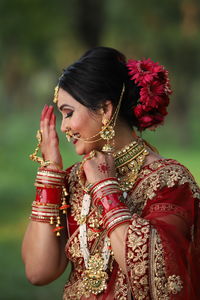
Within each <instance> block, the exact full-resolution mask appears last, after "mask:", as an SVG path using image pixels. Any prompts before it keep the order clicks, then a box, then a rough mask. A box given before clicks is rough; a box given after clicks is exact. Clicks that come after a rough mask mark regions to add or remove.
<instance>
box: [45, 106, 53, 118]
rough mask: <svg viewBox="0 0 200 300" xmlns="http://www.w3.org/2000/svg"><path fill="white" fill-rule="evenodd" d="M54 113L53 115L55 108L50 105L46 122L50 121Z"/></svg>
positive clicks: (46, 114)
mask: <svg viewBox="0 0 200 300" xmlns="http://www.w3.org/2000/svg"><path fill="white" fill-rule="evenodd" d="M52 113H53V106H52V105H50V106H49V107H48V110H47V112H46V113H45V116H44V120H48V121H50V119H51V115H52Z"/></svg>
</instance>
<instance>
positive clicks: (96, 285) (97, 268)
mask: <svg viewBox="0 0 200 300" xmlns="http://www.w3.org/2000/svg"><path fill="white" fill-rule="evenodd" d="M103 267H104V262H103V258H102V257H101V255H100V254H99V253H96V254H94V255H91V256H90V258H89V261H88V268H87V269H86V270H85V271H84V272H83V275H82V276H83V286H84V290H85V294H86V295H88V293H92V294H95V295H97V294H100V293H101V292H102V291H103V290H105V289H106V287H107V284H106V280H107V279H108V274H107V273H106V272H105V271H104V270H103Z"/></svg>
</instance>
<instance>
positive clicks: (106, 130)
mask: <svg viewBox="0 0 200 300" xmlns="http://www.w3.org/2000/svg"><path fill="white" fill-rule="evenodd" d="M110 123H111V122H110V120H108V119H107V118H106V117H105V116H103V119H102V124H103V126H102V129H101V133H100V136H101V138H102V139H103V140H106V144H105V145H104V146H103V148H102V151H103V152H113V151H114V145H113V144H114V141H113V142H112V143H111V141H112V139H113V138H114V136H115V131H114V128H113V126H112V125H111V124H110Z"/></svg>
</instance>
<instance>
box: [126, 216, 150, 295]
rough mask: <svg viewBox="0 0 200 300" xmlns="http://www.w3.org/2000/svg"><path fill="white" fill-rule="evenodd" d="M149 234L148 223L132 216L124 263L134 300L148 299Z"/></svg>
mask: <svg viewBox="0 0 200 300" xmlns="http://www.w3.org/2000/svg"><path fill="white" fill-rule="evenodd" d="M149 232H150V225H149V222H148V221H147V220H144V219H141V218H139V217H138V216H137V215H136V214H134V215H133V222H132V224H131V225H130V226H129V228H128V231H127V242H126V262H127V274H128V279H129V283H130V286H131V287H132V290H133V296H134V299H135V300H142V299H145V300H147V299H149V296H148V295H149V283H148V260H149V257H148V242H149Z"/></svg>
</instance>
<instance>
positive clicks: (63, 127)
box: [60, 118, 67, 132]
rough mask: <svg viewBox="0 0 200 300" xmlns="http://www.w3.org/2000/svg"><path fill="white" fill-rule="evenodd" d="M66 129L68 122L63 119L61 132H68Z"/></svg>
mask: <svg viewBox="0 0 200 300" xmlns="http://www.w3.org/2000/svg"><path fill="white" fill-rule="evenodd" d="M66 128H67V126H66V120H65V119H64V118H63V119H62V122H61V126H60V130H61V131H62V132H65V131H66Z"/></svg>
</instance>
